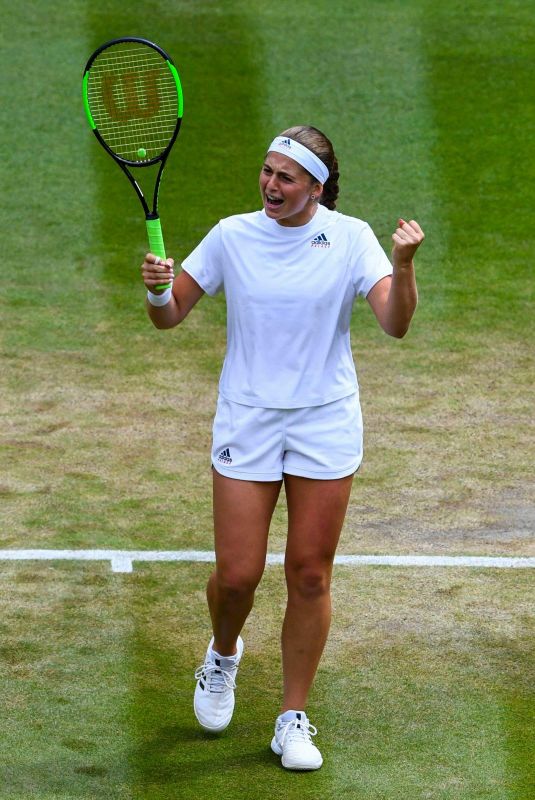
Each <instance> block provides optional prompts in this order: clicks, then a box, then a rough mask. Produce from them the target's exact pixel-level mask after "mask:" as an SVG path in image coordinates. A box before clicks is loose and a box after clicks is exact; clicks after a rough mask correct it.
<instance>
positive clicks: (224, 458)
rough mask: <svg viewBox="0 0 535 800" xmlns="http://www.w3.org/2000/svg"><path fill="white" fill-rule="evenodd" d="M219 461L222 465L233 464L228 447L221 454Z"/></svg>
mask: <svg viewBox="0 0 535 800" xmlns="http://www.w3.org/2000/svg"><path fill="white" fill-rule="evenodd" d="M217 460H218V461H221V463H222V464H232V459H231V457H230V450H229V449H228V447H226V448H225V449H224V450H222V451H221V452H220V453H219V455H218V457H217Z"/></svg>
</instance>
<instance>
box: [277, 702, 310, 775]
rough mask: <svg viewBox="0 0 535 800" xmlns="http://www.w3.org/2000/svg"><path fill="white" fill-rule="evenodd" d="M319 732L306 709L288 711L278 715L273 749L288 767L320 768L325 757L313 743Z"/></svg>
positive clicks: (283, 764)
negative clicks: (313, 737) (313, 738)
mask: <svg viewBox="0 0 535 800" xmlns="http://www.w3.org/2000/svg"><path fill="white" fill-rule="evenodd" d="M317 732H318V731H317V730H316V728H315V727H314V725H311V724H310V721H309V719H308V717H307V715H306V714H305V712H304V711H286V712H285V713H284V714H281V716H280V717H277V721H276V723H275V736H274V737H273V739H272V741H271V749H272V750H273V752H274V753H276V754H277V755H278V756H282V759H281V760H282V766H283V767H285V768H286V769H302V770H305V769H319V768H320V767H321V765H322V764H323V758H322V756H321V753H320V751H319V750H318V748H317V747H316V745H315V744H313V743H312V736H315V735H316V734H317Z"/></svg>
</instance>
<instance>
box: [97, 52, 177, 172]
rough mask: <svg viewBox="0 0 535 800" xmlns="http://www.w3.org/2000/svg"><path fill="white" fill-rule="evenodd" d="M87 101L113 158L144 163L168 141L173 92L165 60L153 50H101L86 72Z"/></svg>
mask: <svg viewBox="0 0 535 800" xmlns="http://www.w3.org/2000/svg"><path fill="white" fill-rule="evenodd" d="M87 99H88V104H89V108H90V110H91V114H92V116H93V119H94V121H95V123H96V125H97V129H98V131H99V134H100V135H101V137H102V139H103V140H104V141H105V143H106V144H107V145H108V147H109V148H110V149H111V150H112V151H113V152H114V153H115V154H116V155H118V156H120V157H121V158H124V159H126V160H128V161H137V162H143V161H147V160H150V159H153V158H157V157H158V156H159V155H160V154H161V153H162V152H163V151H164V150H165V149H166V147H167V146H168V145H169V142H170V141H171V139H172V137H173V134H174V131H175V127H176V123H177V116H178V95H177V87H176V84H175V80H174V78H173V75H172V73H171V71H170V69H169V67H168V65H167V62H166V61H165V60H164V59H163V58H162V56H161V55H160V54H159V53H158V52H157V51H155V50H153V49H152V48H150V47H147V46H140V45H139V44H137V43H136V44H133V43H121V45H117V46H111V47H109V48H107V49H106V50H104V51H102V53H100V54H99V55H98V56H97V58H96V59H95V61H94V62H93V64H92V65H91V69H90V72H89V80H88V86H87Z"/></svg>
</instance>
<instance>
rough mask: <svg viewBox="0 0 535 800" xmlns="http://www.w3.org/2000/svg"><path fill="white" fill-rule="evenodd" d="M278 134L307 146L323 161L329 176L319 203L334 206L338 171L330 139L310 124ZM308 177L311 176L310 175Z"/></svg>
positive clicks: (336, 195)
mask: <svg viewBox="0 0 535 800" xmlns="http://www.w3.org/2000/svg"><path fill="white" fill-rule="evenodd" d="M280 135H281V136H288V137H289V138H290V139H293V140H294V141H296V142H299V144H302V145H304V146H305V147H308V149H309V150H311V151H312V152H313V153H314V155H316V156H317V157H318V158H319V159H320V161H323V163H324V164H325V166H326V167H327V169H328V170H329V177H328V178H327V180H326V181H325V183H324V184H323V192H322V194H321V197H320V203H321V205H322V206H326V208H330V209H333V208H336V200H337V199H338V193H339V191H340V189H339V186H338V179H339V177H340V173H339V172H338V161H337V159H336V156H335V154H334V149H333V146H332V143H331V141H330V140H329V139H328V138H327V137H326V136H325V134H324V133H322V132H321V131H320V130H318V129H317V128H313V127H312V126H311V125H296V126H294V127H293V128H288V129H287V130H285V131H283V132H282V133H281V134H280ZM310 177H311V178H313V176H312V175H311V176H310Z"/></svg>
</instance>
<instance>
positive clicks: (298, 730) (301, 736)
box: [277, 717, 318, 747]
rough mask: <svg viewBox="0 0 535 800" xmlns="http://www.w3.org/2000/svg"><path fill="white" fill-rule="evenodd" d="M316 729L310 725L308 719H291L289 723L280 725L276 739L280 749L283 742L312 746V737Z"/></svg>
mask: <svg viewBox="0 0 535 800" xmlns="http://www.w3.org/2000/svg"><path fill="white" fill-rule="evenodd" d="M317 732H318V729H317V728H316V727H315V726H314V725H311V724H310V722H309V721H308V719H306V720H303V719H297V717H296V718H295V719H291V720H290V721H289V722H285V723H282V727H280V728H279V729H278V731H277V734H278V736H277V738H278V739H279V741H280V746H281V747H282V746H283V744H284V742H285V741H288V742H298V743H300V744H313V742H312V738H311V737H312V736H316V734H317Z"/></svg>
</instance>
